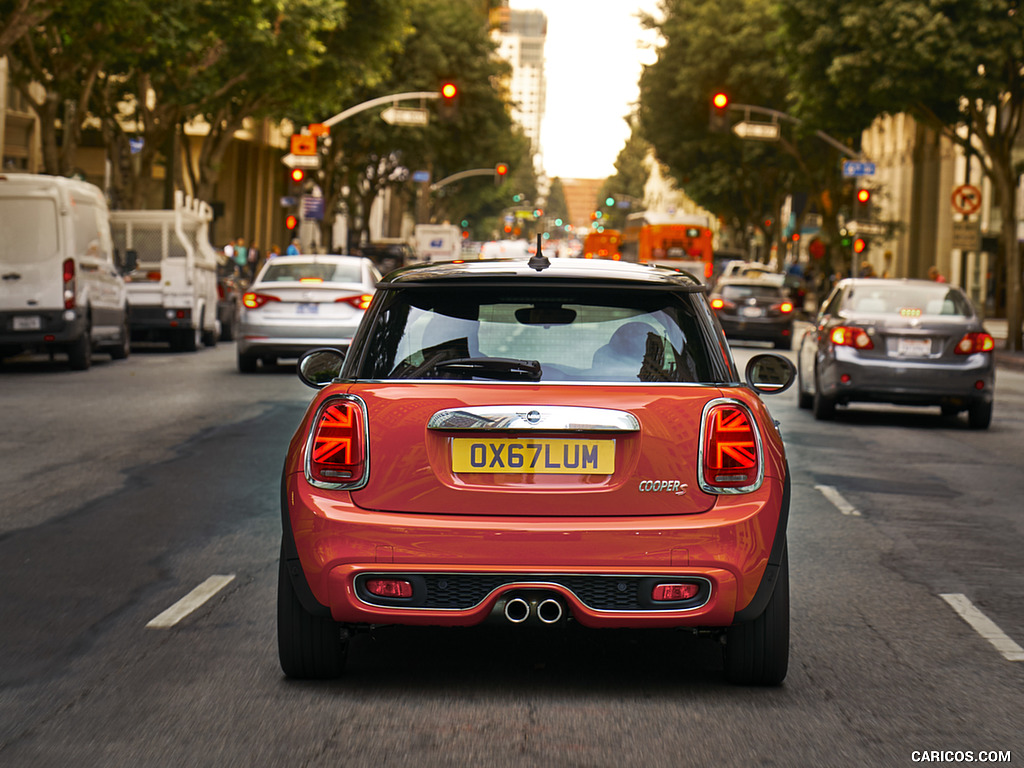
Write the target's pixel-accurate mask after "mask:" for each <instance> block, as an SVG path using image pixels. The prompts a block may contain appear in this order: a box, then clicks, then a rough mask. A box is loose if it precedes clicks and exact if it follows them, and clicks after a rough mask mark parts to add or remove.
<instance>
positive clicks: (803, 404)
mask: <svg viewBox="0 0 1024 768" xmlns="http://www.w3.org/2000/svg"><path fill="white" fill-rule="evenodd" d="M796 404H797V407H798V408H803V409H804V410H805V411H809V410H810V409H811V406H812V405H813V404H814V395H812V394H809V393H807V392H804V374H803V371H801V370H800V366H799V365H797V369H796Z"/></svg>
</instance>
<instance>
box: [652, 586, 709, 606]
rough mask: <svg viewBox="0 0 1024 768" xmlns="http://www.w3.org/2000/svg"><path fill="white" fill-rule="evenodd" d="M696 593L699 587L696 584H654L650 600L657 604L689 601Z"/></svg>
mask: <svg viewBox="0 0 1024 768" xmlns="http://www.w3.org/2000/svg"><path fill="white" fill-rule="evenodd" d="M698 592H700V587H699V586H697V585H696V584H656V585H655V587H654V589H652V590H651V600H653V601H655V602H658V603H660V602H675V601H679V600H690V599H692V598H694V597H696V596H697V593H698Z"/></svg>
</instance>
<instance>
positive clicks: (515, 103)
mask: <svg viewBox="0 0 1024 768" xmlns="http://www.w3.org/2000/svg"><path fill="white" fill-rule="evenodd" d="M491 27H492V29H493V30H494V31H493V32H492V34H493V36H494V38H495V39H496V40H497V42H498V55H499V56H500V57H501V58H502V59H504V60H505V61H507V62H508V63H509V64H510V65H511V66H512V79H511V82H510V83H509V93H510V97H511V100H512V119H513V120H515V121H516V123H518V124H519V125H520V126H522V128H523V132H524V133H525V134H526V136H527V138H529V139H530V145H531V150H532V154H533V157H534V165H535V167H536V168H537V171H538V173H540V172H541V171H542V167H541V162H540V158H541V157H542V155H543V149H542V147H541V144H540V126H541V123H542V122H543V120H544V105H545V100H546V98H547V84H546V83H547V81H546V79H545V75H544V41H545V39H546V37H547V27H548V20H547V16H545V15H544V12H543V11H519V10H512V9H510V8H509V7H508V5H507V3H506V4H505V5H503V6H502V7H499V8H495V9H494V10H493V11H492V12H491Z"/></svg>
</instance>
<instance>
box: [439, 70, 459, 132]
mask: <svg viewBox="0 0 1024 768" xmlns="http://www.w3.org/2000/svg"><path fill="white" fill-rule="evenodd" d="M440 93H441V103H440V105H439V106H438V110H437V111H438V117H440V118H441V120H442V122H446V123H449V122H451V121H452V120H454V119H455V115H456V113H457V112H458V107H459V86H457V85H456V84H455V83H453V82H452V81H451V80H446V81H445V82H443V83H441V89H440Z"/></svg>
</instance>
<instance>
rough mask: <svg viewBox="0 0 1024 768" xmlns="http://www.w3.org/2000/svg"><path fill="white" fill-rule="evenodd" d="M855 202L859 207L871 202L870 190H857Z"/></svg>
mask: <svg viewBox="0 0 1024 768" xmlns="http://www.w3.org/2000/svg"><path fill="white" fill-rule="evenodd" d="M857 202H858V203H860V204H861V205H867V204H868V203H870V202H871V190H870V189H858V190H857Z"/></svg>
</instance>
